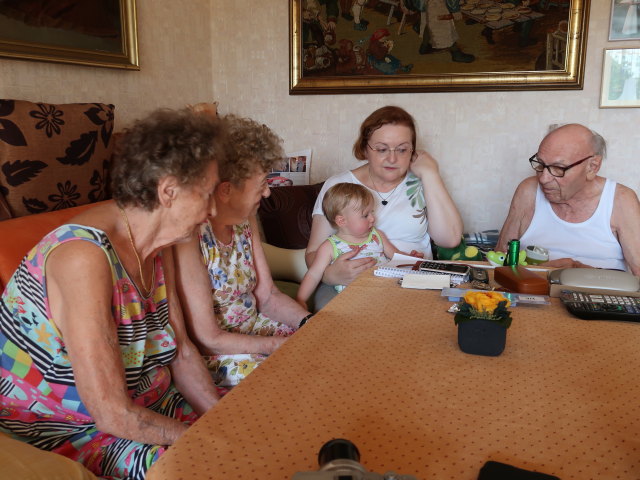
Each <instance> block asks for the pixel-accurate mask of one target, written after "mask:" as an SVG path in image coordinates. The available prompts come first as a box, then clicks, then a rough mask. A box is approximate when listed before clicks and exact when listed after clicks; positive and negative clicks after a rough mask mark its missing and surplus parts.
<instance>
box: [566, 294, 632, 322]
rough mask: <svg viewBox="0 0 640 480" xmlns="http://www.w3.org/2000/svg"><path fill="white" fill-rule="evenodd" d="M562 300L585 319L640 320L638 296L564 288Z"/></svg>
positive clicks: (576, 314)
mask: <svg viewBox="0 0 640 480" xmlns="http://www.w3.org/2000/svg"><path fill="white" fill-rule="evenodd" d="M560 300H562V303H564V306H565V307H567V310H569V312H571V313H572V314H573V315H575V316H576V317H578V318H582V319H584V320H621V321H625V322H640V298H637V297H630V296H627V295H609V294H602V293H583V292H574V291H572V290H562V292H560Z"/></svg>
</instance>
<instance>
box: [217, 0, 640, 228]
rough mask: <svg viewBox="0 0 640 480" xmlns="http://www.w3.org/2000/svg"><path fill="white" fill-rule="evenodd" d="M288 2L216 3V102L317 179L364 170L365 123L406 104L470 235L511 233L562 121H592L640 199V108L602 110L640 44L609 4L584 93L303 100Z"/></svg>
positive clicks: (598, 22) (602, 9)
mask: <svg viewBox="0 0 640 480" xmlns="http://www.w3.org/2000/svg"><path fill="white" fill-rule="evenodd" d="M288 3H289V2H287V1H285V0H278V1H277V2H275V1H274V2H252V1H249V0H237V1H235V2H227V1H225V0H212V4H213V15H212V20H211V23H212V41H213V61H212V63H213V76H214V83H213V89H214V97H215V98H216V99H217V100H218V101H219V102H220V111H221V112H227V111H230V110H235V111H237V112H239V113H241V114H243V115H248V116H253V117H255V118H256V119H258V120H260V121H262V122H264V123H266V124H267V125H269V126H271V127H272V128H273V129H274V130H275V131H276V132H278V133H279V134H280V135H281V136H282V137H283V138H284V140H285V143H286V147H287V149H289V150H299V149H302V148H306V147H311V148H312V149H313V164H312V167H311V180H312V181H314V182H315V181H321V180H324V179H325V178H327V177H328V176H330V175H332V174H334V173H337V172H340V171H343V170H345V169H348V168H354V167H355V166H357V165H358V162H357V160H355V159H353V157H352V155H351V147H352V145H353V142H354V140H355V138H356V135H357V130H358V127H359V125H360V123H361V122H362V120H363V119H364V118H365V117H366V116H367V115H368V114H369V113H370V112H371V111H373V110H374V109H376V108H378V107H380V106H383V105H386V104H396V105H400V106H402V107H404V108H406V109H407V110H408V111H409V112H411V113H412V114H413V115H414V117H415V118H416V120H417V122H418V127H419V131H420V135H419V145H420V146H422V147H423V148H426V149H428V150H430V151H431V153H432V154H433V155H434V156H435V157H436V158H437V159H438V161H439V162H440V168H441V172H442V175H443V177H444V179H445V182H446V184H447V185H448V187H449V190H450V192H451V194H452V196H453V198H454V200H455V202H456V203H457V205H458V207H459V208H460V210H461V213H462V216H463V219H464V222H465V228H466V230H467V231H477V230H481V229H489V228H500V227H501V226H502V222H503V221H504V218H505V216H506V213H507V210H508V207H509V202H510V200H511V196H512V195H513V191H514V190H515V187H516V185H517V184H518V182H519V181H520V180H521V179H523V178H524V177H525V176H528V175H529V174H530V173H531V169H530V167H529V165H528V163H527V159H528V158H529V156H531V155H532V154H533V153H535V151H536V150H537V147H538V144H539V142H540V140H541V138H542V136H543V135H544V133H545V132H546V130H547V128H548V127H549V125H550V124H554V123H567V122H583V123H586V124H587V125H588V126H590V127H591V128H593V129H594V130H596V131H598V132H599V133H601V134H602V135H604V137H605V138H606V139H607V140H608V142H609V158H607V160H606V161H605V165H604V167H603V169H602V170H601V172H603V174H604V175H606V176H609V177H611V178H613V179H615V180H618V181H621V182H623V183H625V184H626V185H628V186H630V187H632V188H634V189H636V191H639V189H640V161H639V160H640V158H639V157H640V135H639V134H638V126H639V125H640V109H639V108H626V109H600V108H599V107H598V105H599V102H600V78H601V74H602V72H601V67H602V57H603V49H604V48H605V47H607V48H613V47H615V48H619V47H631V46H640V42H638V41H636V42H630V41H625V42H608V41H607V37H608V22H609V9H610V2H609V1H608V0H607V1H605V0H592V1H591V15H590V17H591V18H590V22H589V37H588V49H587V63H586V75H585V82H584V89H583V90H570V91H549V92H543V91H519V92H478V93H475V92H464V93H410V94H367V95H364V94H362V95H299V96H289V94H288V82H289V45H288V30H289V26H288ZM552 8H553V7H552ZM220 18H224V21H221V20H220ZM230 43H233V45H234V48H230V47H229V44H230Z"/></svg>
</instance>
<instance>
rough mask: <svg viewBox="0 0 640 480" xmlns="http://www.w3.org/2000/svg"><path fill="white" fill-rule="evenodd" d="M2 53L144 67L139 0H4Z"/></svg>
mask: <svg viewBox="0 0 640 480" xmlns="http://www.w3.org/2000/svg"><path fill="white" fill-rule="evenodd" d="M0 56H1V57H9V58H19V59H26V60H39V61H47V62H62V63H74V64H79V65H91V66H97V67H111V68H125V69H131V70H139V69H140V68H139V66H138V44H137V33H136V6H135V0H59V1H55V2H52V1H49V0H0Z"/></svg>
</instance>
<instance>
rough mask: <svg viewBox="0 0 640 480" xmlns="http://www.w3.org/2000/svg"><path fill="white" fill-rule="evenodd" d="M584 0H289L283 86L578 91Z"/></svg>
mask: <svg viewBox="0 0 640 480" xmlns="http://www.w3.org/2000/svg"><path fill="white" fill-rule="evenodd" d="M589 6H590V0H290V25H291V34H290V57H291V58H290V86H289V87H290V88H289V92H290V93H291V94H316V93H356V92H357V93H380V92H426V91H455V90H467V91H469V90H535V89H546V90H549V89H580V88H582V82H583V75H584V71H583V70H584V57H585V53H586V41H587V23H588V18H589Z"/></svg>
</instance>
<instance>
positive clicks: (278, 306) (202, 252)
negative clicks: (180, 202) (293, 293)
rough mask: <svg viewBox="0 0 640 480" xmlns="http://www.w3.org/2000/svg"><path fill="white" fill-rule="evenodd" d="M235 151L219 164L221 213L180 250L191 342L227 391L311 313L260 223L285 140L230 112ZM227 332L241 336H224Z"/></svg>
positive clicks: (181, 281) (228, 126)
mask: <svg viewBox="0 0 640 480" xmlns="http://www.w3.org/2000/svg"><path fill="white" fill-rule="evenodd" d="M222 123H223V125H225V127H226V131H227V137H228V142H229V148H228V150H229V151H228V152H227V159H226V161H224V162H221V163H220V164H219V174H220V184H219V185H218V186H217V187H216V190H215V193H214V196H215V201H216V205H217V207H218V213H217V215H216V216H215V218H209V219H208V220H207V221H206V222H204V223H203V224H202V225H201V227H200V232H199V236H198V238H194V239H193V240H192V242H190V243H189V244H184V245H180V246H177V248H176V260H177V265H178V268H177V270H178V272H177V276H178V288H179V293H180V296H181V300H182V303H183V306H184V310H185V316H186V322H187V326H188V328H189V330H190V334H191V338H192V339H193V340H194V342H195V343H196V345H197V346H198V347H199V349H200V352H201V354H202V355H203V356H204V357H205V361H206V363H207V366H208V367H209V370H210V372H211V374H212V376H213V378H214V381H215V382H216V384H217V385H218V386H220V387H232V386H234V385H236V384H237V383H238V382H239V381H240V380H242V379H243V378H244V377H245V376H246V375H248V374H249V373H250V372H251V371H252V370H253V369H254V368H255V367H256V366H257V365H259V363H260V362H261V361H262V360H263V359H264V358H266V356H267V355H268V354H270V353H272V352H273V351H274V350H276V349H277V348H278V347H279V346H280V345H282V343H283V342H284V341H285V340H286V339H287V336H289V335H291V334H292V333H293V332H295V331H296V330H297V328H298V327H299V326H300V324H301V322H303V320H304V321H306V319H307V318H308V317H309V316H310V313H309V312H308V311H307V310H305V309H304V308H302V307H301V306H300V305H298V304H297V303H296V302H295V301H294V300H293V299H292V298H290V297H288V296H287V295H285V294H283V293H282V292H280V291H279V290H278V288H277V287H276V286H275V285H274V283H273V279H272V278H271V273H270V271H269V267H268V265H267V261H266V258H265V254H264V251H263V249H262V244H261V242H260V235H259V230H258V225H257V220H256V217H255V215H256V212H257V211H258V207H259V205H260V199H261V198H262V197H268V196H269V187H268V185H267V174H268V172H270V171H271V170H272V168H273V167H274V166H275V165H278V164H280V163H281V162H282V159H283V158H284V151H283V149H282V145H281V143H282V140H281V139H280V138H279V137H278V136H277V135H275V134H274V133H273V132H272V131H271V130H270V129H269V128H268V127H267V126H266V125H261V124H259V123H257V122H255V121H253V120H250V119H247V118H240V117H237V116H235V115H226V116H225V117H223V118H222ZM220 328H222V330H223V331H227V332H233V333H236V334H237V333H241V334H246V335H244V341H240V340H238V338H237V335H220Z"/></svg>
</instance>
